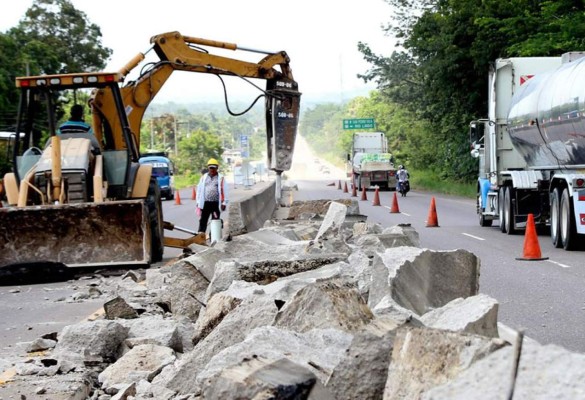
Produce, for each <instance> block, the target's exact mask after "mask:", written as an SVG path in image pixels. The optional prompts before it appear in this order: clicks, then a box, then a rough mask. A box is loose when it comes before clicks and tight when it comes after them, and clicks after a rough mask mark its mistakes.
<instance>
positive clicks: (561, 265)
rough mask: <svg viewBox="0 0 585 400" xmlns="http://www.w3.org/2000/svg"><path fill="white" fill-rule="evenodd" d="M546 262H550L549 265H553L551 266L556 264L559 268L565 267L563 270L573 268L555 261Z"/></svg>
mask: <svg viewBox="0 0 585 400" xmlns="http://www.w3.org/2000/svg"><path fill="white" fill-rule="evenodd" d="M546 261H548V262H549V263H551V264H556V265H558V266H559V267H563V268H571V266H570V265H566V264H561V263H560V262H556V261H553V260H546Z"/></svg>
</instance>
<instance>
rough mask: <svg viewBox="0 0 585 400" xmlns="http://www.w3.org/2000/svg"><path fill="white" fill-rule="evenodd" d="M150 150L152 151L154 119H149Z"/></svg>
mask: <svg viewBox="0 0 585 400" xmlns="http://www.w3.org/2000/svg"><path fill="white" fill-rule="evenodd" d="M150 149H151V150H154V117H153V118H151V119H150Z"/></svg>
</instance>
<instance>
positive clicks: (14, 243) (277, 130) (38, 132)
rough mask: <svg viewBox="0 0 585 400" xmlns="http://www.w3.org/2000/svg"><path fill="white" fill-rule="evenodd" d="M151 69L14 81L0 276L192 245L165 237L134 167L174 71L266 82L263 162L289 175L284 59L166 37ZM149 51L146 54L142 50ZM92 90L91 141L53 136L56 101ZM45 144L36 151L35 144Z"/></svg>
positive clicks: (84, 136) (138, 257)
mask: <svg viewBox="0 0 585 400" xmlns="http://www.w3.org/2000/svg"><path fill="white" fill-rule="evenodd" d="M151 44H152V46H151V50H154V51H155V53H156V55H157V56H158V58H159V61H157V62H155V63H150V64H148V65H147V66H145V67H144V68H143V70H142V73H141V74H140V76H139V78H138V79H136V80H133V81H129V82H124V81H125V78H126V77H127V75H128V74H129V73H130V72H131V71H132V70H134V69H135V68H136V67H138V66H139V65H140V64H141V63H142V61H143V60H144V59H145V53H139V54H138V55H137V56H135V57H134V58H133V59H132V60H131V61H130V62H129V63H128V64H127V65H125V66H124V67H123V68H122V69H121V70H120V71H118V72H115V73H105V72H100V73H71V74H60V75H42V76H30V77H19V78H17V79H16V86H17V87H18V88H19V89H20V91H21V96H20V104H19V111H18V116H17V125H16V132H20V135H14V143H13V144H12V147H13V159H12V163H13V172H11V173H8V174H6V175H5V177H4V191H5V193H6V200H7V205H8V206H7V207H2V208H0V268H1V267H4V266H8V265H14V264H35V263H47V262H49V263H59V264H64V265H66V266H68V267H80V266H98V265H99V266H107V265H133V264H145V265H147V264H150V263H152V262H157V261H160V260H161V259H162V256H163V251H164V246H165V245H166V246H173V247H184V246H187V245H188V244H189V243H192V242H193V241H194V238H191V239H176V238H170V237H164V227H165V226H173V225H172V224H170V223H164V222H163V215H162V207H161V198H160V192H159V189H158V186H157V183H156V180H154V179H152V178H151V166H150V165H148V164H142V165H141V164H139V162H138V159H139V156H140V155H139V146H140V125H141V122H142V118H143V116H144V113H145V111H146V109H147V107H148V105H149V104H150V102H151V101H152V100H153V98H154V97H155V96H156V94H157V93H158V92H159V91H160V89H161V88H162V86H163V85H164V84H165V82H166V81H167V79H168V78H169V77H170V75H171V73H172V72H174V71H176V70H178V71H188V72H199V73H206V74H215V75H217V76H221V75H225V76H237V77H241V78H242V79H245V80H248V78H257V79H263V80H266V89H265V90H262V92H263V95H264V96H265V113H266V130H267V144H268V163H269V165H270V168H271V169H273V170H275V171H276V172H277V174H278V176H280V173H282V172H283V171H286V170H288V169H290V166H291V162H292V154H293V151H294V142H295V137H296V131H297V126H298V117H299V109H300V93H299V91H298V85H297V83H296V82H295V81H294V79H293V76H292V70H291V68H290V65H289V61H290V60H289V58H288V56H287V54H286V53H285V52H284V51H281V52H277V53H272V52H262V51H259V50H253V49H247V48H238V46H237V45H235V44H232V43H225V42H218V41H213V40H207V39H199V38H193V37H186V36H182V35H181V34H180V33H178V32H169V33H165V34H161V35H157V36H154V37H152V38H151ZM209 48H219V49H228V50H233V51H236V50H242V51H248V52H260V53H264V54H265V56H264V57H263V58H262V59H261V60H260V61H259V62H257V63H254V62H248V61H243V60H238V59H234V58H230V57H224V56H220V55H214V54H211V52H210V50H209ZM149 51H150V50H149ZM77 90H91V96H90V100H89V102H88V105H89V106H90V108H91V112H92V121H91V122H92V124H91V125H92V128H93V134H88V133H85V132H80V133H67V134H60V132H59V129H58V126H57V121H56V117H55V111H56V108H57V107H56V104H55V103H56V99H58V98H59V96H62V95H63V93H64V92H66V91H77ZM47 135H48V136H49V140H47V142H46V143H41V141H42V140H41V138H42V137H43V136H47Z"/></svg>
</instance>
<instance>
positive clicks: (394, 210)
mask: <svg viewBox="0 0 585 400" xmlns="http://www.w3.org/2000/svg"><path fill="white" fill-rule="evenodd" d="M390 213H391V214H398V213H400V209H399V208H398V197H397V196H396V192H394V198H393V199H392V208H391V209H390Z"/></svg>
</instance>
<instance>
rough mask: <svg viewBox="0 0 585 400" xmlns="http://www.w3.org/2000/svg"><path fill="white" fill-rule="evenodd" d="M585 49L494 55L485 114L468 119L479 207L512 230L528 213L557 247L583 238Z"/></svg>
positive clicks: (483, 219)
mask: <svg viewBox="0 0 585 400" xmlns="http://www.w3.org/2000/svg"><path fill="white" fill-rule="evenodd" d="M584 55H585V53H567V54H564V55H563V56H562V57H530V58H507V59H498V60H496V62H495V63H494V64H493V65H492V66H491V67H490V72H489V96H488V100H489V105H488V118H487V119H480V120H477V121H472V122H471V124H470V140H471V143H472V155H473V156H474V157H477V158H478V159H479V177H478V185H477V189H478V191H477V193H478V194H477V213H478V215H479V224H480V225H481V226H491V225H492V222H493V221H494V220H496V219H499V221H500V230H501V231H502V232H504V233H507V234H513V233H515V232H517V231H518V230H522V229H524V228H525V227H526V221H527V219H528V214H533V215H534V220H535V223H536V225H537V227H538V226H543V227H550V233H551V238H552V242H553V244H554V245H555V247H563V248H564V249H565V250H573V249H576V248H579V247H582V246H583V244H585V58H583V56H584Z"/></svg>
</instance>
